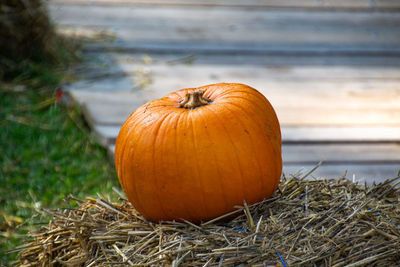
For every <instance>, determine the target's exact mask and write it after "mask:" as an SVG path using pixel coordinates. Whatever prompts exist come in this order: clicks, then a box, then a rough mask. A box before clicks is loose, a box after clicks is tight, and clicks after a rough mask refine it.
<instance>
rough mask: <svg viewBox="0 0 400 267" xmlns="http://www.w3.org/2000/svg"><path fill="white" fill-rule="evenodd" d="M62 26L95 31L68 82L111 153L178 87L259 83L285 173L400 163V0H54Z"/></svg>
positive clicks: (390, 173) (352, 170) (376, 172)
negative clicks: (143, 111) (127, 127)
mask: <svg viewBox="0 0 400 267" xmlns="http://www.w3.org/2000/svg"><path fill="white" fill-rule="evenodd" d="M49 8H50V11H51V14H52V16H53V18H54V20H55V21H56V23H57V24H58V30H59V31H60V32H63V33H65V34H70V35H76V36H81V37H83V38H86V39H87V42H86V43H85V45H84V51H85V54H86V55H87V56H88V57H90V58H92V60H91V61H90V63H87V64H83V65H81V66H77V73H78V75H79V76H80V79H79V80H78V81H75V82H73V83H71V84H69V85H66V89H67V90H68V91H69V93H70V95H71V96H72V99H73V100H74V101H75V102H76V103H78V104H79V105H81V106H82V108H83V111H84V115H85V117H86V119H87V121H88V123H89V125H90V127H91V128H92V130H93V134H94V135H95V136H96V137H97V139H98V140H99V142H100V143H101V144H102V145H104V146H105V147H107V148H108V149H109V151H110V154H111V155H113V148H114V142H115V139H116V136H117V134H118V131H119V128H120V126H121V124H122V123H123V121H124V120H125V119H126V118H127V117H128V115H129V114H130V113H132V112H133V110H134V109H135V108H137V107H138V106H140V105H141V104H143V103H145V102H147V101H148V100H152V99H156V98H160V97H162V96H164V95H166V94H168V93H169V92H172V91H175V90H178V89H181V88H186V87H196V86H201V85H206V84H210V83H217V82H240V83H245V84H248V85H250V86H253V87H255V88H257V89H258V90H259V91H260V92H262V93H263V94H264V95H265V96H266V97H267V98H268V99H269V100H270V102H271V103H272V105H273V106H274V107H275V109H276V111H277V114H278V117H279V120H280V122H281V126H282V135H283V158H284V173H285V175H290V174H293V173H296V172H298V171H299V170H300V171H302V172H303V173H305V172H307V170H309V169H311V168H312V167H313V166H315V165H316V164H317V163H318V162H319V161H321V160H324V161H325V163H324V164H323V165H322V166H321V167H320V168H318V169H317V170H316V171H315V172H314V173H313V175H314V176H315V177H328V178H334V177H340V176H342V175H343V174H344V172H345V171H346V170H347V175H346V177H347V178H349V179H355V180H357V181H363V180H366V181H367V182H372V181H382V180H384V179H386V178H392V177H395V176H397V175H398V172H399V170H400V2H399V1H390V0H374V1H368V0H365V1H363V0H357V1H344V0H343V1H341V0H339V1H328V0H325V1H318V0H315V1H312V0H307V1H290V0H283V1H274V0H264V1H261V0H251V1H239V0H218V1H210V0H185V1H183V0H158V1H157V0H124V1H107V0H94V1H90V4H88V2H87V1H81V0H53V1H51V3H50V5H49Z"/></svg>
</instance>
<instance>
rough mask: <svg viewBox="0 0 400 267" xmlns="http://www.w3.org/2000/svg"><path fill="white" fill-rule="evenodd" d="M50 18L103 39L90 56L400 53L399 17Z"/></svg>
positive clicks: (183, 10)
mask: <svg viewBox="0 0 400 267" xmlns="http://www.w3.org/2000/svg"><path fill="white" fill-rule="evenodd" d="M50 13H51V14H52V17H53V18H54V19H56V21H57V23H58V28H59V29H60V30H64V31H69V32H73V31H77V32H79V31H87V30H92V31H94V32H99V33H102V35H101V34H100V35H99V37H100V40H101V42H97V43H95V42H92V43H90V44H89V43H88V44H87V45H86V48H88V49H98V48H100V49H102V47H104V46H106V47H107V48H108V49H117V50H126V51H137V50H141V51H164V52H167V51H169V53H171V52H182V51H191V52H198V53H210V52H217V53H227V52H229V53H231V54H232V53H252V52H256V53H266V52H268V53H295V54H298V53H311V54H315V53H317V54H318V53H330V52H335V53H350V54H360V53H364V54H365V53H367V54H371V53H375V54H382V53H386V54H399V53H400V48H399V46H398V44H399V42H400V35H399V34H398V33H399V28H398V27H397V25H399V23H400V16H399V15H398V14H397V13H396V12H379V11H378V12H375V11H374V12H367V11H364V12H363V11H359V12H348V11H336V12H331V11H313V12H310V11H305V10H273V9H246V8H243V9H232V8H218V9H210V8H208V7H196V8H187V7H179V6H174V7H165V6H136V7H134V8H133V7H132V8H130V7H126V6H114V5H111V6H102V5H79V4H75V5H73V4H67V5H63V4H57V3H54V4H51V5H50ZM110 18H113V19H110ZM204 18H207V19H204ZM105 35H109V37H110V38H104V36H105Z"/></svg>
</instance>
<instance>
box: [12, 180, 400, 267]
mask: <svg viewBox="0 0 400 267" xmlns="http://www.w3.org/2000/svg"><path fill="white" fill-rule="evenodd" d="M398 178H399V177H397V178H396V179H392V180H388V181H386V182H384V183H381V184H379V185H372V186H370V187H366V186H365V185H364V186H360V185H357V184H354V183H352V182H351V181H348V180H346V179H339V180H313V181H311V180H304V179H301V178H298V177H291V178H284V179H282V180H281V183H280V185H279V189H278V191H277V192H276V193H275V195H274V196H273V197H272V198H271V199H268V200H264V201H262V202H260V203H257V204H254V205H251V206H247V205H246V204H245V203H244V205H243V206H242V207H238V209H237V210H236V211H234V212H232V214H230V215H229V214H228V215H229V216H233V215H235V214H236V215H237V217H236V218H234V219H232V220H231V221H228V222H223V219H226V218H227V216H228V215H226V216H222V217H220V218H217V219H215V220H212V221H209V222H205V223H203V224H201V225H194V224H192V223H190V222H163V223H159V224H157V223H152V222H149V221H147V220H146V219H144V218H143V217H142V216H141V215H140V214H138V212H137V211H136V210H135V209H134V208H133V207H132V205H131V204H130V203H129V202H128V201H127V200H126V199H125V198H121V200H120V203H109V202H107V201H105V200H104V199H101V198H98V199H93V198H87V199H86V200H85V201H80V200H76V199H74V198H71V199H72V200H75V201H79V202H80V206H79V207H78V208H73V209H71V208H69V209H62V210H59V211H49V213H50V214H51V216H52V218H53V219H52V221H51V222H50V224H49V225H48V226H47V227H45V228H43V229H41V230H40V231H39V232H37V233H34V234H32V236H33V237H34V240H33V241H32V242H31V243H29V244H28V245H26V246H24V247H22V248H17V249H16V251H17V250H18V251H20V257H19V260H18V262H17V264H18V265H19V266H63V265H72V266H79V265H84V266H111V265H116V266H148V265H151V266H165V265H172V266H178V265H179V264H181V265H183V266H216V265H221V266H236V265H239V266H247V265H253V266H254V265H255V266H270V265H275V266H298V265H306V266H310V265H314V264H315V265H316V266H365V265H371V264H372V265H374V266H394V265H398V264H399V263H400V227H399V225H400V205H399V204H400V191H399V188H398V186H397V185H398V184H399V183H400V182H396V180H397V179H398ZM241 264H242V265H241Z"/></svg>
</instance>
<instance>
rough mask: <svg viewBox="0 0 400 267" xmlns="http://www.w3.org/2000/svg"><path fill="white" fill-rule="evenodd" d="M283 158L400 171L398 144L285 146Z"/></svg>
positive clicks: (307, 163)
mask: <svg viewBox="0 0 400 267" xmlns="http://www.w3.org/2000/svg"><path fill="white" fill-rule="evenodd" d="M110 146H112V147H113V146H114V145H113V144H112V145H110ZM282 158H283V163H284V165H287V166H299V165H305V166H312V165H315V164H317V163H318V162H320V161H324V165H325V166H326V165H329V166H331V165H333V166H336V165H359V166H368V165H370V164H372V165H374V164H378V165H379V164H383V165H385V166H391V167H392V168H391V169H392V170H393V169H396V170H397V172H398V171H400V145H396V144H351V145H337V144H335V145H283V146H282ZM344 170H345V169H342V170H341V171H342V173H341V174H343V171H344Z"/></svg>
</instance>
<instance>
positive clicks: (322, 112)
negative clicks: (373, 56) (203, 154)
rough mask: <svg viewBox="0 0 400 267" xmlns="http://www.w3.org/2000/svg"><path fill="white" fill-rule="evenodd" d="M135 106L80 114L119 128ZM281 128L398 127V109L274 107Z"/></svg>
mask: <svg viewBox="0 0 400 267" xmlns="http://www.w3.org/2000/svg"><path fill="white" fill-rule="evenodd" d="M137 107H139V106H138V105H135V104H119V105H118V106H116V105H115V104H109V103H86V104H85V105H83V112H84V114H85V116H87V119H88V121H89V124H91V125H96V124H100V125H121V124H122V123H123V122H124V121H125V119H126V118H127V117H128V116H129V115H130V114H131V113H132V112H133V111H134V110H135V109H136V108H137ZM275 110H276V112H277V115H278V118H279V121H280V123H281V125H282V126H348V127H350V126H390V127H398V126H400V109H395V108H388V109H379V110H378V109H376V110H371V109H370V108H355V109H351V108H341V109H336V108H330V109H329V108H324V109H321V108H311V107H306V108H298V107H280V106H275Z"/></svg>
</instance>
